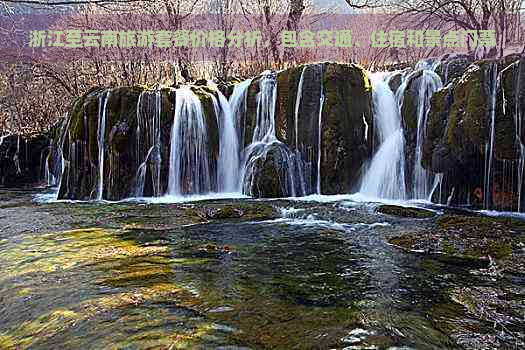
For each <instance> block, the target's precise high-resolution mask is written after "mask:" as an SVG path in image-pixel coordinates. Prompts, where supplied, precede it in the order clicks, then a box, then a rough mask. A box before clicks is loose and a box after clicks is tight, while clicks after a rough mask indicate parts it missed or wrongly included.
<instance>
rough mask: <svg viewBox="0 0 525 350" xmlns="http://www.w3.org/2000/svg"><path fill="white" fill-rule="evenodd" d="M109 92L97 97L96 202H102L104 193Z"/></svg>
mask: <svg viewBox="0 0 525 350" xmlns="http://www.w3.org/2000/svg"><path fill="white" fill-rule="evenodd" d="M109 94H110V90H108V91H106V92H104V93H103V94H101V95H100V96H99V100H98V184H97V200H102V195H103V191H104V147H105V146H104V138H105V135H106V112H107V104H108V99H109Z"/></svg>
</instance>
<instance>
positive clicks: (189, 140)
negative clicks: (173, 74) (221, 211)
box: [168, 86, 212, 196]
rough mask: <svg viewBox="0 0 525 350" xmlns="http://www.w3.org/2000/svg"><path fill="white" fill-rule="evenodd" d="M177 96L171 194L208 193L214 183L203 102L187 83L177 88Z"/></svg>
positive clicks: (169, 191)
mask: <svg viewBox="0 0 525 350" xmlns="http://www.w3.org/2000/svg"><path fill="white" fill-rule="evenodd" d="M175 96H176V97H175V114H174V118H173V127H172V130H171V146H170V166H169V181H168V194H169V195H174V196H178V195H181V194H188V193H190V194H202V193H208V192H210V191H211V190H212V184H211V181H210V180H211V176H210V164H209V157H208V138H207V130H206V124H205V116H204V112H203V109H202V105H201V102H200V100H199V98H198V97H197V96H196V95H195V94H194V93H193V91H192V90H191V89H190V88H189V87H187V86H184V87H181V88H179V89H177V91H176V93H175Z"/></svg>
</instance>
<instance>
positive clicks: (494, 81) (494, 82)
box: [483, 62, 500, 209]
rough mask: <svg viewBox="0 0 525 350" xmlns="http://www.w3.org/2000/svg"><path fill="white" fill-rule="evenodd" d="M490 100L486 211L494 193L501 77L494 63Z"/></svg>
mask: <svg viewBox="0 0 525 350" xmlns="http://www.w3.org/2000/svg"><path fill="white" fill-rule="evenodd" d="M490 72H491V79H490V100H489V103H490V104H489V118H490V134H489V140H488V142H487V143H486V144H485V177H484V191H483V192H484V196H483V206H484V208H485V209H490V207H491V201H492V196H491V191H492V173H493V169H492V160H493V155H494V138H495V135H496V99H497V93H498V88H499V80H500V76H499V74H498V65H497V63H496V62H493V63H492V64H491V67H490Z"/></svg>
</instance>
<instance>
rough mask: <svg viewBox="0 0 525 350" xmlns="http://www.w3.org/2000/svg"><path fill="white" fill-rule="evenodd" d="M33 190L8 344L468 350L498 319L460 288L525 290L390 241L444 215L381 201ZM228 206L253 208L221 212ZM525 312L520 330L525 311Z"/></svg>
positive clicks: (0, 215)
mask: <svg viewBox="0 0 525 350" xmlns="http://www.w3.org/2000/svg"><path fill="white" fill-rule="evenodd" d="M33 195H34V193H33V192H30V191H18V192H16V191H1V192H0V198H1V199H2V201H1V203H0V228H1V229H2V231H1V233H0V266H1V269H0V314H1V318H0V348H2V349H3V348H6V349H26V348H31V349H57V348H64V349H102V348H108V349H179V348H180V349H183V348H188V349H199V348H202V349H214V348H219V349H221V348H222V349H240V348H242V349H244V348H250V349H259V348H261V349H262V348H278V349H291V348H298V349H308V348H323V349H329V348H335V349H343V348H347V349H386V348H391V349H408V348H413V349H443V348H452V349H453V348H460V344H470V346H471V347H472V346H476V345H472V344H482V343H483V339H484V337H485V338H486V339H489V340H490V339H491V338H490V337H492V336H493V334H494V330H493V329H494V324H492V323H490V322H488V321H487V320H486V319H484V318H483V317H477V316H476V314H475V313H472V312H469V310H468V309H467V308H465V307H464V306H463V305H461V304H460V303H458V302H456V301H455V299H454V297H453V295H454V294H453V292H451V291H454V290H461V288H462V287H463V286H470V287H471V286H485V287H486V286H491V285H497V286H501V285H506V286H508V288H511V289H513V290H514V291H515V298H518V300H521V303H522V305H523V300H525V298H524V297H523V296H524V295H525V293H523V286H524V284H525V282H524V280H523V276H519V275H518V276H505V277H504V278H501V279H498V280H497V282H495V281H494V280H492V279H491V278H487V277H485V276H481V275H478V274H474V273H472V270H476V269H480V268H483V267H486V264H485V263H482V262H480V261H478V260H472V261H471V260H462V259H443V258H442V257H439V256H435V255H426V254H417V253H409V252H405V251H403V250H401V249H399V248H396V247H394V246H392V245H390V244H388V242H387V240H388V238H389V237H392V236H393V235H397V234H399V233H401V232H417V231H419V230H425V229H428V228H430V227H431V225H432V219H404V218H396V217H392V216H389V215H383V214H378V213H376V212H375V211H374V206H373V205H371V204H366V203H353V202H348V201H346V202H342V201H339V202H334V203H319V202H294V201H250V200H246V199H242V200H235V201H231V200H230V201H229V202H228V201H213V202H199V203H184V204H179V205H168V204H144V203H113V204H107V203H106V204H93V203H92V204H88V203H44V204H38V203H35V202H34V201H32V200H31V198H32V196H33ZM225 203H226V204H228V203H235V205H237V204H238V205H241V206H242V207H241V208H242V209H240V210H239V215H233V216H234V217H233V218H231V217H230V218H213V215H210V217H206V215H205V214H206V212H207V211H210V210H212V209H210V207H213V208H215V207H220V206H222V205H225ZM239 203H240V204H239ZM249 208H251V209H249ZM253 208H255V209H253ZM268 208H269V209H268ZM247 212H249V213H251V214H250V215H244V213H247ZM259 212H260V213H262V212H265V213H266V214H265V215H258V214H257V213H259ZM203 213H204V215H203ZM438 215H439V213H438ZM236 216H239V217H236ZM519 298H522V299H519ZM509 324H510V326H507V328H509V330H508V332H509V334H515V335H516V336H517V337H518V338H517V339H519V329H520V327H521V328H523V326H524V325H525V321H524V322H523V323H521V324H520V323H519V322H517V323H516V321H513V322H511V323H509ZM512 326H515V329H510V328H512ZM496 333H497V332H496ZM487 341H488V340H487ZM486 344H489V343H486ZM502 344H507V345H506V346H509V348H512V346H511V345H508V344H512V342H509V341H508V342H506V343H505V342H503V343H502Z"/></svg>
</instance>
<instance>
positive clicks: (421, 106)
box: [413, 66, 443, 199]
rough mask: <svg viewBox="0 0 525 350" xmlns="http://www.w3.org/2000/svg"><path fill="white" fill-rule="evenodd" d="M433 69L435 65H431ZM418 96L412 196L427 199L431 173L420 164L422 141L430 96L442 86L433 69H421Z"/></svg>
mask: <svg viewBox="0 0 525 350" xmlns="http://www.w3.org/2000/svg"><path fill="white" fill-rule="evenodd" d="M432 68H433V69H435V66H432ZM420 79H421V80H420V85H419V97H418V103H417V141H416V157H415V160H414V179H413V181H414V182H413V196H414V198H415V199H428V196H429V194H430V188H429V184H430V182H432V179H431V175H430V174H429V173H428V172H427V171H426V170H425V169H424V168H423V166H422V165H421V159H422V156H423V142H424V140H425V130H426V120H427V115H428V112H429V111H430V98H431V97H432V95H433V94H434V92H436V91H437V90H439V89H441V88H442V87H443V84H442V82H441V78H440V77H439V75H437V74H436V73H435V72H434V71H433V70H427V69H425V70H423V75H422V76H421V78H420Z"/></svg>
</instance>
